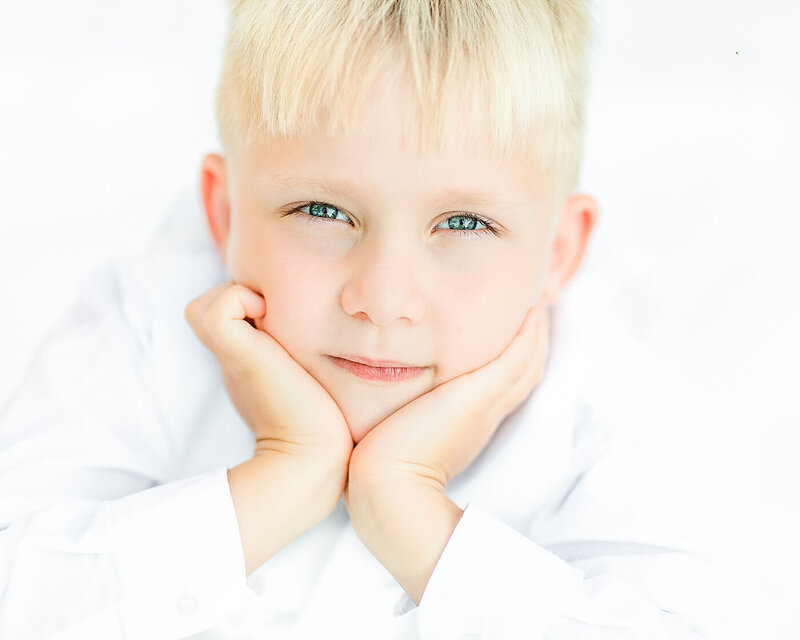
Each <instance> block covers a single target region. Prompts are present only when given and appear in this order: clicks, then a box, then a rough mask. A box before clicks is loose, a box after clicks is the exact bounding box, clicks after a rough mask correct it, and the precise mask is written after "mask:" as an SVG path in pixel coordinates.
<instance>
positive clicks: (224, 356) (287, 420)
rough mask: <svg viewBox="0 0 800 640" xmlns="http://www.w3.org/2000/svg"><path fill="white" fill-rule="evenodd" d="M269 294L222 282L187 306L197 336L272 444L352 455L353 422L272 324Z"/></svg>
mask: <svg viewBox="0 0 800 640" xmlns="http://www.w3.org/2000/svg"><path fill="white" fill-rule="evenodd" d="M266 311H267V309H266V302H265V300H264V298H263V297H262V296H261V295H259V294H258V293H256V292H255V291H252V290H251V289H249V288H247V287H245V286H243V285H240V284H233V283H230V282H229V283H225V284H221V285H219V286H216V287H214V288H213V289H211V290H209V291H207V292H206V293H204V294H203V295H201V296H199V297H198V298H196V299H194V300H192V301H191V302H190V303H189V305H188V306H187V307H186V312H185V315H186V319H187V320H188V321H189V324H190V325H191V326H192V328H193V329H194V332H195V333H196V334H197V337H198V338H200V340H201V341H202V343H203V344H204V345H205V346H206V347H208V348H209V349H210V350H211V351H212V352H213V353H214V355H215V356H216V357H217V359H218V360H219V363H220V367H221V370H222V377H223V379H224V381H225V386H226V387H227V389H228V394H229V395H230V398H231V400H232V401H233V404H234V406H235V407H236V409H237V411H238V412H239V415H241V417H242V418H243V419H244V421H245V422H246V423H247V424H248V425H249V427H250V429H252V431H253V433H254V434H255V438H256V450H255V453H256V455H259V454H260V453H262V452H264V451H275V452H278V453H281V454H286V455H289V456H298V457H310V458H314V459H318V460H320V459H326V460H331V461H332V462H344V464H346V463H347V462H346V461H347V460H348V459H349V456H350V452H351V451H352V450H353V439H352V436H351V434H350V429H349V428H348V426H347V422H346V421H345V419H344V416H343V415H342V412H341V410H340V409H339V407H338V405H337V404H336V402H335V401H334V400H333V398H331V396H330V394H329V393H328V392H327V391H326V390H325V389H324V388H323V387H322V386H321V385H320V384H319V382H317V380H316V379H315V378H314V377H313V376H312V375H311V374H310V373H308V371H306V370H305V369H304V368H303V367H302V366H301V365H300V364H299V363H298V362H297V361H296V360H295V359H294V358H292V357H291V356H290V355H289V354H288V353H287V351H286V350H285V349H284V348H283V347H282V346H281V345H280V344H279V343H278V342H277V341H276V340H275V339H274V338H273V337H272V336H270V335H269V334H268V333H267V332H266V331H261V330H258V329H256V328H255V327H254V326H253V324H251V322H250V321H255V320H257V319H260V318H263V317H264V316H265V315H266Z"/></svg>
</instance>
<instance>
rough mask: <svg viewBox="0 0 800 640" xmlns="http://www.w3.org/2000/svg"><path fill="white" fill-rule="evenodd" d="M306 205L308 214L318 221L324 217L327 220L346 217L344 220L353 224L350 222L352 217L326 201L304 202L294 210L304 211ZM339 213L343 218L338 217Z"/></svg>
mask: <svg viewBox="0 0 800 640" xmlns="http://www.w3.org/2000/svg"><path fill="white" fill-rule="evenodd" d="M306 207H308V215H309V216H310V217H311V219H312V220H314V221H315V222H316V221H318V220H319V219H320V218H324V219H326V220H341V219H344V222H348V223H350V224H353V223H352V222H350V218H348V217H347V216H346V215H344V214H343V213H342V212H341V211H339V209H337V208H336V207H334V206H333V205H330V204H327V203H326V202H309V203H308V204H304V205H303V206H302V207H297V209H294V211H302V210H303V209H305V208H306ZM304 213H305V212H304ZM339 215H341V216H342V218H338V216H339Z"/></svg>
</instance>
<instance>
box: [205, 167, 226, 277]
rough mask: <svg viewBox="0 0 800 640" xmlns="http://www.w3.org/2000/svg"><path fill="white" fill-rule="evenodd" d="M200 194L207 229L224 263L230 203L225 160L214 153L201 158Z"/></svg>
mask: <svg viewBox="0 0 800 640" xmlns="http://www.w3.org/2000/svg"><path fill="white" fill-rule="evenodd" d="M200 193H201V195H202V196H203V205H204V206H205V210H206V221H207V222H208V228H209V230H210V231H211V235H212V237H213V238H214V244H216V245H217V249H218V250H219V252H220V255H221V256H222V260H223V262H224V261H225V259H226V253H227V251H226V249H227V246H228V232H229V231H230V228H231V201H230V197H229V196H228V175H227V172H226V170H225V159H224V158H223V157H222V156H220V155H218V154H216V153H209V154H208V155H206V157H205V158H203V165H202V168H201V169H200Z"/></svg>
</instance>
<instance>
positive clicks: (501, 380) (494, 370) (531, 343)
mask: <svg viewBox="0 0 800 640" xmlns="http://www.w3.org/2000/svg"><path fill="white" fill-rule="evenodd" d="M543 313H546V312H543V311H542V310H541V309H538V308H534V307H532V308H530V309H528V312H527V313H526V314H525V318H524V319H523V321H522V324H521V325H520V328H519V330H518V331H517V333H516V335H515V336H514V337H513V338H512V339H511V341H510V342H509V343H508V345H506V347H505V349H504V350H503V351H502V352H501V353H500V355H499V356H497V357H496V358H495V359H494V360H491V361H490V362H489V363H487V364H486V365H484V366H483V367H481V368H480V369H477V370H476V371H473V372H471V373H469V374H467V376H468V379H469V384H470V385H472V387H473V393H474V394H476V399H477V398H480V399H481V400H480V401H481V402H482V403H483V404H484V406H486V404H485V403H487V402H489V403H496V402H499V401H500V400H501V398H503V397H504V396H505V395H506V394H507V392H508V390H509V389H511V388H513V387H514V386H515V385H516V384H517V383H518V382H519V381H520V380H521V379H522V378H523V377H524V374H525V371H526V369H527V368H528V366H529V364H530V361H531V358H532V356H533V354H534V353H535V345H536V343H537V328H538V327H539V326H540V325H541V324H542V323H543V319H542V314H543Z"/></svg>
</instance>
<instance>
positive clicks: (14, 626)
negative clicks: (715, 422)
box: [0, 208, 776, 640]
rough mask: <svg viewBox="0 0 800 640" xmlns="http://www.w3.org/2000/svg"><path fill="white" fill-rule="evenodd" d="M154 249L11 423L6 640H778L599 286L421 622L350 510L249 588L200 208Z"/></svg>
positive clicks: (649, 367) (440, 568) (100, 280)
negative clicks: (212, 338) (200, 321)
mask: <svg viewBox="0 0 800 640" xmlns="http://www.w3.org/2000/svg"><path fill="white" fill-rule="evenodd" d="M157 238H158V242H157V243H155V244H154V245H153V247H152V248H151V250H150V251H149V252H148V253H146V254H144V255H141V256H138V257H135V258H130V259H127V260H124V261H120V262H118V263H116V264H114V265H111V266H109V267H108V268H106V269H102V270H99V271H98V272H96V273H95V274H94V275H93V276H92V277H91V278H90V279H88V280H87V284H86V286H85V287H84V288H83V290H82V295H81V297H80V299H79V300H78V301H77V303H76V305H75V307H74V309H73V311H72V312H71V313H70V314H69V315H68V316H67V317H65V318H62V319H60V320H59V321H58V322H56V323H55V325H54V327H53V331H52V332H51V335H50V336H49V338H48V339H47V341H46V342H45V343H44V345H43V346H42V348H41V349H40V351H39V353H38V355H37V358H36V359H35V361H34V364H33V366H32V368H31V369H30V370H29V372H28V374H27V376H26V378H25V380H24V382H23V384H22V385H21V386H20V388H19V389H18V390H17V391H16V393H15V394H14V395H13V396H12V398H11V401H10V402H9V403H8V404H7V405H6V406H5V407H4V408H3V410H2V413H0V637H2V638H14V639H15V640H26V639H29V638H30V639H32V638H47V637H55V638H61V639H66V638H76V639H77V638H80V639H82V640H83V639H87V638H90V639H91V638H103V639H104V640H113V639H115V638H120V639H121V638H125V639H127V640H129V639H147V640H152V639H156V638H163V639H173V638H184V637H188V636H192V637H195V638H201V639H203V640H212V639H221V638H225V639H236V638H340V637H341V638H412V639H413V638H418V639H421V640H446V639H450V638H453V639H455V638H469V637H480V638H526V639H532V638H548V639H554V638H558V639H567V638H569V639H573V638H574V639H584V640H589V639H591V640H597V639H602V638H615V639H616V638H643V639H644V638H646V639H652V638H726V639H731V638H756V637H758V638H761V637H776V636H775V635H769V632H768V631H766V629H767V628H768V625H769V620H767V619H765V618H764V617H762V613H761V609H760V605H759V602H758V597H757V591H758V585H754V584H751V583H750V582H748V580H747V579H746V577H743V576H739V575H738V574H737V572H736V567H735V566H731V565H730V564H729V563H728V562H727V560H729V558H726V557H722V556H724V554H721V553H720V549H723V548H724V545H722V544H721V541H722V540H723V538H724V537H725V535H726V531H725V530H724V526H723V523H725V520H724V518H722V517H720V519H719V520H718V519H716V518H715V517H714V510H715V508H716V500H717V498H718V496H717V495H715V494H714V493H713V492H709V490H708V489H704V476H703V473H704V469H703V468H702V460H701V459H699V458H700V457H699V456H694V455H692V453H690V449H691V445H692V442H691V433H692V424H691V412H684V413H683V414H682V419H681V420H675V416H676V415H678V409H680V408H684V409H685V406H684V407H681V404H682V400H681V396H680V395H678V394H679V388H678V387H676V386H675V383H674V380H673V379H672V377H671V376H670V372H669V371H668V370H667V369H666V367H662V366H661V365H660V364H659V362H658V361H657V360H656V359H655V358H654V357H653V356H652V354H650V353H649V352H648V351H647V348H646V346H645V345H644V344H643V343H638V342H637V341H636V338H635V337H631V335H632V334H631V333H630V332H626V330H625V327H624V326H622V325H621V324H620V323H619V318H618V317H615V316H613V314H611V313H610V312H609V311H608V309H607V307H606V306H604V305H603V304H601V303H600V302H602V300H603V298H604V296H607V295H610V292H609V291H608V290H607V288H604V287H606V286H607V285H605V284H604V283H603V282H602V281H600V280H598V279H593V278H592V275H591V274H590V273H589V274H581V275H580V276H579V277H578V278H577V279H576V280H575V281H574V284H573V285H571V288H570V289H569V290H568V292H567V293H566V294H565V296H564V298H563V300H562V301H561V303H560V305H559V308H558V309H557V310H556V311H555V312H554V316H553V329H552V331H553V334H552V338H551V340H552V349H551V356H550V361H549V363H548V369H547V373H546V375H545V378H544V380H543V381H542V382H541V384H540V385H539V386H538V387H537V388H536V389H535V391H534V392H533V393H532V394H531V395H530V396H529V398H528V399H527V400H526V402H525V403H524V404H522V405H521V406H520V407H519V408H518V409H517V410H516V411H515V412H514V413H512V414H511V415H510V416H508V418H507V419H506V420H505V421H504V422H503V424H502V425H501V426H500V428H499V430H498V432H497V434H496V435H495V437H494V438H493V440H492V441H491V442H490V444H489V446H488V447H487V449H486V450H485V451H484V452H482V454H481V455H480V456H479V457H478V458H477V459H476V460H475V462H474V463H473V464H472V465H471V466H470V467H469V468H468V469H466V470H465V471H464V472H463V473H462V474H460V475H459V476H457V477H456V478H455V479H454V480H453V481H452V483H451V485H450V486H449V487H448V494H449V495H450V497H451V499H453V501H454V502H456V503H457V504H458V505H459V506H461V507H462V508H465V511H464V514H463V516H462V518H461V520H460V522H459V524H458V526H457V527H456V529H455V531H454V532H453V535H452V537H451V539H450V541H449V542H448V545H447V547H446V548H445V550H444V553H443V554H442V557H441V558H440V560H439V563H438V564H437V566H436V568H435V570H434V572H433V575H432V576H431V579H430V581H429V584H428V586H427V588H426V590H425V593H424V595H423V598H422V601H421V603H420V605H419V606H415V605H414V603H413V602H412V601H411V600H410V599H409V598H408V597H407V596H406V595H405V594H404V593H403V591H402V589H401V588H400V587H399V585H397V583H396V582H395V581H394V580H393V578H392V576H391V575H390V574H389V573H388V572H387V571H386V570H385V568H384V567H382V566H381V565H380V564H379V563H378V562H377V561H376V560H375V559H374V558H373V557H372V556H371V555H370V554H369V552H368V551H367V550H366V548H365V547H364V546H363V545H362V544H361V542H360V540H359V539H358V537H357V536H356V534H355V533H354V531H353V529H352V527H351V525H350V522H349V519H348V517H347V512H346V510H345V509H344V503H343V501H341V500H340V502H339V505H338V506H337V508H336V509H335V510H334V511H333V512H332V513H331V514H330V516H329V517H328V518H326V519H325V520H324V521H323V522H321V523H320V524H319V525H318V526H316V527H314V528H313V529H311V530H310V531H307V532H306V533H304V534H303V535H301V536H300V537H299V538H297V539H296V540H294V541H293V542H291V543H290V544H289V545H288V546H286V547H285V548H284V549H282V550H281V551H280V552H279V553H278V554H276V555H275V556H274V557H273V558H271V559H270V560H269V561H268V562H267V563H265V564H264V565H263V566H262V567H261V568H259V569H258V570H257V571H255V572H254V573H252V574H251V575H250V576H247V577H246V576H245V568H244V561H243V556H242V550H241V543H240V539H239V533H238V529H237V523H236V515H235V512H234V509H233V504H232V500H231V496H230V491H229V488H228V483H227V474H226V469H227V468H230V467H232V466H235V465H236V464H238V463H239V462H242V461H244V460H246V459H248V458H249V457H250V456H251V454H252V448H253V439H252V435H251V433H250V431H249V429H248V428H247V426H246V425H245V424H244V423H243V421H242V420H241V419H240V418H239V416H238V415H237V414H236V412H235V410H234V408H233V406H232V405H231V403H230V402H229V400H228V398H227V395H226V393H225V389H224V386H223V384H222V381H221V378H220V376H219V372H218V369H217V366H216V362H215V360H214V358H213V356H212V355H211V354H210V353H209V352H207V351H206V350H205V348H204V347H203V346H202V345H201V344H200V343H199V341H197V339H196V338H195V336H194V334H193V333H192V331H191V329H190V327H189V326H188V324H187V323H186V322H185V320H184V317H183V309H184V307H185V305H186V304H187V302H188V301H189V300H191V299H192V298H193V297H195V296H196V295H198V294H200V293H201V292H203V291H205V290H207V289H208V288H210V287H211V286H213V285H214V284H217V283H219V282H222V281H224V280H225V279H226V276H225V273H224V270H223V268H222V266H221V264H220V262H219V259H218V257H217V255H216V253H215V251H214V249H213V247H212V245H211V244H210V242H209V240H208V238H207V235H206V232H205V229H204V227H203V225H202V219H201V216H200V214H199V213H198V212H197V211H196V210H193V209H191V208H188V209H186V210H184V211H181V212H179V213H178V214H177V215H174V216H173V217H171V218H169V219H168V220H167V225H166V226H165V227H164V228H163V229H161V230H160V232H159V233H158V234H157ZM623 346H624V348H622V347H623ZM612 365H613V366H612ZM653 390H656V391H657V392H658V393H657V394H656V395H654V394H653V393H652V392H653ZM653 398H656V400H655V401H653ZM675 406H677V407H678V409H675V408H674V407H675Z"/></svg>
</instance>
